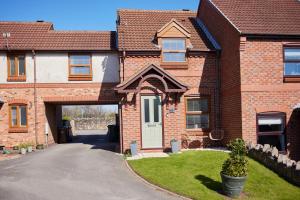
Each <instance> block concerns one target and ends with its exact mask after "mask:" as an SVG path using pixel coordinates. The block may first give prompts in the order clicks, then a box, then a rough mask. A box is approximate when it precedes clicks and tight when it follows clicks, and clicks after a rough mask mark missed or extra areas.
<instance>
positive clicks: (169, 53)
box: [162, 39, 186, 62]
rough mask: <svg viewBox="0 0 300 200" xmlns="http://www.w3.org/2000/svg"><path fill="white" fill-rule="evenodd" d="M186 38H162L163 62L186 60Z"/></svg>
mask: <svg viewBox="0 0 300 200" xmlns="http://www.w3.org/2000/svg"><path fill="white" fill-rule="evenodd" d="M185 54H186V45H185V39H162V56H163V62H186V56H185Z"/></svg>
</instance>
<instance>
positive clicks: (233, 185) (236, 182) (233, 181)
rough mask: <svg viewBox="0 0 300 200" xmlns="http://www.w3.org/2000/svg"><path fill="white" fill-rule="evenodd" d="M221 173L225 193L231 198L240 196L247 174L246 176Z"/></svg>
mask: <svg viewBox="0 0 300 200" xmlns="http://www.w3.org/2000/svg"><path fill="white" fill-rule="evenodd" d="M220 174H221V178H222V187H223V192H224V194H225V195H227V196H229V197H230V198H236V197H238V196H240V194H241V192H242V191H243V188H244V185H245V182H246V179H247V176H244V177H233V176H227V175H225V174H222V173H220Z"/></svg>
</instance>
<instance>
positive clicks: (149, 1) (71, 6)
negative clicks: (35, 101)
mask: <svg viewBox="0 0 300 200" xmlns="http://www.w3.org/2000/svg"><path fill="white" fill-rule="evenodd" d="M198 3H199V0H47V1H46V0H3V1H1V12H0V20H1V21H36V20H44V21H51V22H53V23H54V28H55V29H57V30H115V21H116V11H117V9H119V8H131V9H147V10H149V9H160V10H178V9H191V10H197V7H198Z"/></svg>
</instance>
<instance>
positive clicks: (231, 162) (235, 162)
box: [222, 138, 248, 177]
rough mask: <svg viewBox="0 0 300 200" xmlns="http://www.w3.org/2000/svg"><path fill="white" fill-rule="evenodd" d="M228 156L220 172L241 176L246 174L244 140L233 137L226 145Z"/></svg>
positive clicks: (246, 161)
mask: <svg viewBox="0 0 300 200" xmlns="http://www.w3.org/2000/svg"><path fill="white" fill-rule="evenodd" d="M227 146H228V149H229V150H230V151H231V152H230V153H229V156H230V157H229V158H228V159H227V160H226V161H225V162H224V163H223V166H222V173H223V174H225V175H227V176H233V177H242V176H247V174H248V160H247V159H246V154H247V148H246V145H245V142H244V140H242V139H239V138H237V139H235V140H233V141H231V142H230V143H229V144H228V145H227Z"/></svg>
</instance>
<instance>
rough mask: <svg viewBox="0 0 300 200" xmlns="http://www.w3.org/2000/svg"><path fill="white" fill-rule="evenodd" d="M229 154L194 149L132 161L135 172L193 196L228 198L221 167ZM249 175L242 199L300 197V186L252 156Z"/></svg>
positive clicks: (273, 199)
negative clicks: (222, 183)
mask: <svg viewBox="0 0 300 200" xmlns="http://www.w3.org/2000/svg"><path fill="white" fill-rule="evenodd" d="M227 156H228V154H226V153H223V152H216V151H190V152H185V153H182V154H177V155H171V156H170V157H168V158H147V159H142V160H132V161H128V162H129V165H130V166H131V167H132V168H133V170H134V171H135V172H137V173H138V174H139V175H141V176H143V177H144V178H145V179H147V180H148V181H149V182H152V183H154V184H156V185H159V186H161V187H163V188H165V189H168V190H170V191H173V192H176V193H178V194H181V195H184V196H186V197H190V198H193V199H210V200H211V199H226V197H225V196H223V195H221V194H219V193H218V192H220V191H221V190H222V189H221V188H222V186H221V177H220V174H219V173H220V170H221V166H222V163H223V161H224V160H225V159H226V158H227ZM249 162H250V165H249V175H248V180H247V182H246V185H245V188H244V193H243V194H242V196H241V198H240V199H255V200H259V199H264V200H266V199H272V200H275V199H280V200H284V199H292V200H296V199H300V188H299V187H296V186H293V185H292V184H290V183H288V182H286V181H285V180H284V179H282V178H280V177H279V176H278V175H277V174H275V173H274V172H272V171H271V170H269V169H267V168H265V167H264V166H263V165H261V164H259V163H258V162H256V161H254V160H252V159H249Z"/></svg>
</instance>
